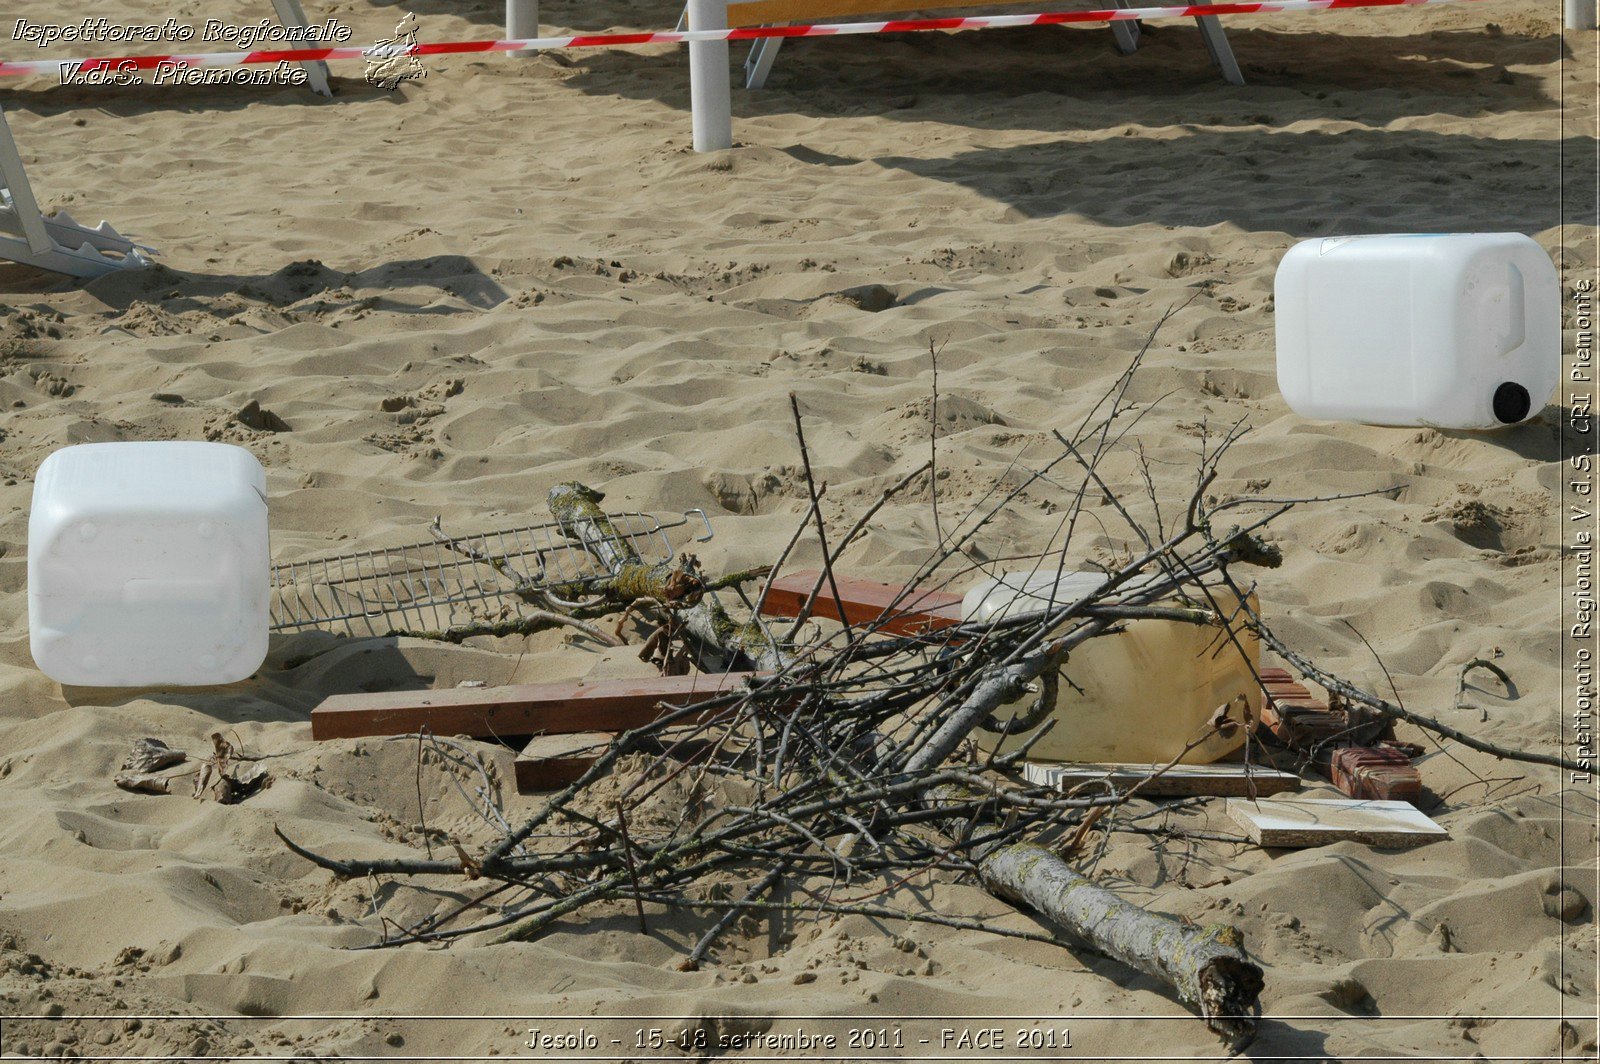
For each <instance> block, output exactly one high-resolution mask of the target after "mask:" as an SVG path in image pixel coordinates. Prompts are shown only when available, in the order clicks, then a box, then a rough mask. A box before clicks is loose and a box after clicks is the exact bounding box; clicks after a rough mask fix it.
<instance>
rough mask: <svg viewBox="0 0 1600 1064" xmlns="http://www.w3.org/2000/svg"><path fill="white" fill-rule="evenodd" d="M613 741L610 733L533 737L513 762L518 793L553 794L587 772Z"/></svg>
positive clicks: (577, 733) (579, 733)
mask: <svg viewBox="0 0 1600 1064" xmlns="http://www.w3.org/2000/svg"><path fill="white" fill-rule="evenodd" d="M615 738H616V736H615V735H614V734H612V733H611V732H573V733H571V734H569V735H538V736H535V737H534V739H533V741H532V742H530V743H529V744H528V745H527V746H526V747H525V748H523V751H522V753H520V754H518V755H517V759H516V761H514V762H512V767H513V769H514V770H515V773H516V777H517V793H518V794H528V793H530V792H533V791H553V790H555V789H556V788H558V787H565V786H567V785H568V784H569V783H573V782H575V781H576V780H577V779H578V777H579V776H581V775H583V774H584V773H585V772H587V771H589V768H590V766H592V765H593V764H594V763H595V761H597V760H598V759H599V757H600V755H601V754H603V753H605V750H606V747H608V746H610V745H611V740H613V739H615Z"/></svg>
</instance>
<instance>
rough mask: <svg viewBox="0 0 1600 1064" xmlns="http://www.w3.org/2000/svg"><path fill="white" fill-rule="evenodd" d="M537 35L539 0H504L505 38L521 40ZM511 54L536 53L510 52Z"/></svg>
mask: <svg viewBox="0 0 1600 1064" xmlns="http://www.w3.org/2000/svg"><path fill="white" fill-rule="evenodd" d="M537 36H539V0H506V40H508V41H523V40H527V39H528V38H529V37H537ZM511 54H512V55H537V54H538V53H536V52H530V51H521V52H512V53H511Z"/></svg>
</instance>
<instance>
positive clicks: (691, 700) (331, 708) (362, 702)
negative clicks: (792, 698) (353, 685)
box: [311, 672, 755, 739]
mask: <svg viewBox="0 0 1600 1064" xmlns="http://www.w3.org/2000/svg"><path fill="white" fill-rule="evenodd" d="M754 675H755V674H754V673H748V672H730V673H722V674H717V675H709V674H704V673H698V674H695V675H692V676H660V677H652V678H647V679H641V680H633V679H627V680H594V681H583V680H578V681H572V682H567V683H545V684H520V685H517V686H513V687H474V688H453V689H450V690H445V691H392V692H384V693H381V694H359V695H333V696H332V697H329V698H326V699H324V700H323V702H322V704H321V705H320V706H318V707H317V708H316V709H314V710H312V711H311V737H312V738H313V739H351V738H355V737H357V736H362V735H409V734H411V733H412V732H417V731H421V730H422V729H424V728H427V729H428V730H430V731H432V732H433V733H434V734H435V735H472V736H476V737H479V738H491V737H494V736H501V735H541V734H542V735H550V734H561V733H572V732H588V731H627V730H629V729H630V728H638V727H642V726H643V725H646V724H649V723H651V722H652V721H654V720H656V719H657V718H658V717H660V716H661V715H662V714H663V713H665V712H667V711H668V710H669V709H671V708H673V707H679V706H691V705H694V704H696V703H697V702H705V701H709V700H711V699H714V698H717V697H719V696H721V695H723V694H728V693H732V692H736V691H738V690H740V689H741V688H743V687H744V684H745V681H746V680H748V679H750V677H752V676H754Z"/></svg>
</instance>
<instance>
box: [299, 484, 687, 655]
mask: <svg viewBox="0 0 1600 1064" xmlns="http://www.w3.org/2000/svg"><path fill="white" fill-rule="evenodd" d="M606 516H607V517H608V518H609V519H610V521H611V525H612V527H613V528H615V529H616V530H617V537H618V539H619V540H621V541H623V542H625V543H627V545H629V546H631V547H632V548H633V550H634V551H635V552H636V553H637V554H638V555H639V557H640V559H641V560H642V561H645V562H649V563H654V562H661V561H667V560H670V559H671V558H672V557H673V555H674V553H675V550H674V546H673V544H674V540H675V539H685V538H687V537H688V536H690V535H692V538H693V540H694V542H697V543H704V542H705V541H707V540H709V539H710V538H711V537H712V535H713V534H714V533H713V531H712V528H711V520H710V518H708V517H707V516H706V513H705V511H704V510H699V509H695V510H687V511H685V512H684V513H682V514H680V515H678V516H677V517H661V516H658V515H655V514H648V513H641V512H637V511H631V512H626V513H616V514H607V515H606ZM692 522H698V526H704V529H705V531H704V532H703V533H700V534H698V535H694V534H693V533H695V532H698V531H699V528H698V527H697V526H696V525H694V524H692ZM674 529H686V530H688V531H686V532H685V533H683V534H681V535H680V536H678V537H674V536H669V535H668V533H669V532H671V531H672V530H674ZM608 575H609V574H608V573H606V572H605V571H604V570H603V569H602V568H601V566H600V564H599V563H598V562H597V561H596V560H595V558H594V556H593V555H592V554H590V553H589V551H587V550H585V549H584V547H583V545H582V544H581V543H579V542H578V541H577V540H576V539H573V538H572V537H570V536H568V535H566V534H565V533H564V532H562V531H561V526H560V525H559V524H557V523H556V522H554V521H551V522H549V523H546V524H541V525H525V526H523V527H520V528H505V529H500V530H498V531H495V532H479V533H474V534H472V535H466V536H452V537H450V541H449V542H446V541H444V540H443V539H434V540H430V541H428V542H426V543H412V544H409V545H407V546H404V547H382V548H378V549H376V550H365V551H355V552H353V553H350V554H339V555H334V556H332V557H327V558H317V559H314V560H312V561H306V562H288V563H285V564H283V565H276V566H274V567H273V569H272V610H271V627H272V630H273V631H274V632H301V631H307V630H310V629H322V630H325V631H331V632H342V633H345V634H349V635H387V634H389V633H390V632H394V631H402V630H403V631H430V632H440V631H447V630H449V629H451V628H457V627H462V626H466V625H476V624H485V623H488V624H494V623H499V622H501V621H512V620H515V619H516V618H517V617H519V616H520V615H521V614H522V612H523V610H524V609H525V608H528V607H530V606H537V602H536V601H535V602H533V603H530V602H529V601H528V599H529V598H530V597H531V598H534V599H535V600H537V597H538V593H539V592H541V591H543V590H545V589H548V588H550V587H554V586H566V585H571V584H575V583H581V582H588V581H593V580H598V579H602V578H604V577H606V576H608Z"/></svg>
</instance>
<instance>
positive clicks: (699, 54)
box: [689, 0, 733, 151]
mask: <svg viewBox="0 0 1600 1064" xmlns="http://www.w3.org/2000/svg"><path fill="white" fill-rule="evenodd" d="M727 28H728V2H727V0H689V29H690V30H725V29H727ZM732 83H733V71H732V70H731V69H730V68H729V63H728V42H727V41H695V42H694V43H692V44H690V45H689V105H690V107H691V108H692V110H693V112H694V113H693V122H694V150H695V151H726V150H727V149H728V148H731V147H733V88H732Z"/></svg>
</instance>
